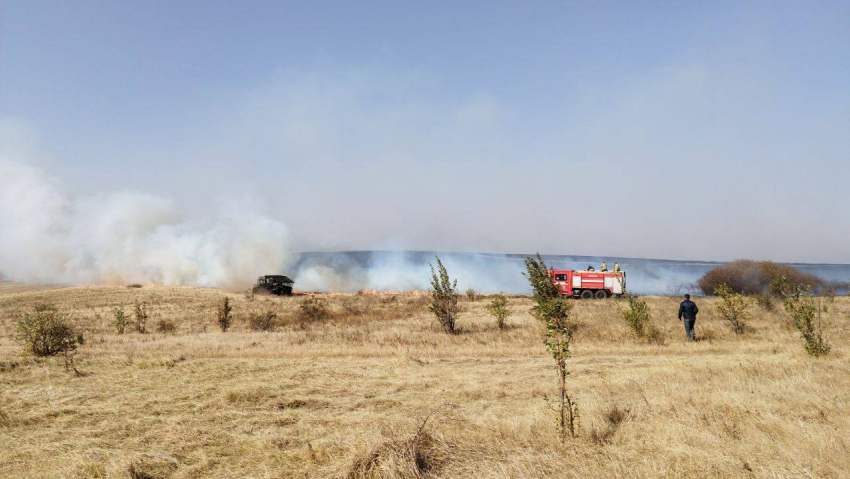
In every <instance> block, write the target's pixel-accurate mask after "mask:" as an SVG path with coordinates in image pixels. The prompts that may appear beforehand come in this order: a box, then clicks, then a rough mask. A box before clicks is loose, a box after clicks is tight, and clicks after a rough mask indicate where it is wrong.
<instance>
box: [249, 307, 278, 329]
mask: <svg viewBox="0 0 850 479" xmlns="http://www.w3.org/2000/svg"><path fill="white" fill-rule="evenodd" d="M276 319H277V314H275V313H274V312H273V311H266V312H264V313H254V314H252V315H251V317H250V318H249V319H248V327H249V328H250V329H251V330H253V331H274V329H275V320H276Z"/></svg>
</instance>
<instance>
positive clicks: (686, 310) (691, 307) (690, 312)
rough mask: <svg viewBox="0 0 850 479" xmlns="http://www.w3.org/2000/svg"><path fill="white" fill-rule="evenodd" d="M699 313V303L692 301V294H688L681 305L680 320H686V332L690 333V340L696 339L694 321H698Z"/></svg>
mask: <svg viewBox="0 0 850 479" xmlns="http://www.w3.org/2000/svg"><path fill="white" fill-rule="evenodd" d="M697 313H699V308H697V304H696V303H694V302H693V301H691V295H690V294H686V295H685V300H684V301H682V304H680V305H679V321H684V322H685V334H687V335H688V341H693V340H694V323H696V322H697Z"/></svg>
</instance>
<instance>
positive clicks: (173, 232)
mask: <svg viewBox="0 0 850 479" xmlns="http://www.w3.org/2000/svg"><path fill="white" fill-rule="evenodd" d="M261 211H262V208H261V207H260V205H258V204H256V203H255V202H253V201H250V200H242V199H239V200H233V199H229V200H228V201H227V202H226V203H222V206H221V207H220V208H219V209H218V213H217V214H215V215H214V216H213V217H211V218H207V219H197V220H186V219H184V218H182V217H181V215H180V211H179V210H178V208H177V207H176V206H175V204H174V203H173V202H172V201H170V200H168V199H166V198H160V197H157V196H153V195H149V194H145V193H138V192H130V191H124V192H117V193H112V194H105V195H96V196H92V197H86V198H81V199H75V198H71V197H69V196H67V195H66V194H64V193H63V191H62V188H61V186H60V185H58V184H57V183H56V182H55V181H54V180H52V179H51V178H49V177H48V176H46V174H45V173H44V172H43V171H42V170H40V169H38V168H36V167H34V166H31V165H29V164H26V163H25V162H23V161H17V158H14V154H9V153H8V152H7V153H5V154H4V153H3V152H1V151H0V246H2V247H0V273H2V274H3V275H4V276H6V277H7V278H9V279H12V280H16V281H22V282H34V283H82V284H103V283H118V284H122V283H142V284H161V285H202V286H223V287H244V286H247V285H250V284H251V283H252V282H253V281H254V280H255V279H256V277H257V276H258V275H260V274H263V273H264V272H268V271H270V270H272V271H277V270H279V269H282V268H283V266H284V261H285V259H286V251H287V230H286V228H285V226H284V225H283V224H282V223H281V222H279V221H277V220H275V219H272V218H271V217H269V216H266V215H264V214H262V213H261Z"/></svg>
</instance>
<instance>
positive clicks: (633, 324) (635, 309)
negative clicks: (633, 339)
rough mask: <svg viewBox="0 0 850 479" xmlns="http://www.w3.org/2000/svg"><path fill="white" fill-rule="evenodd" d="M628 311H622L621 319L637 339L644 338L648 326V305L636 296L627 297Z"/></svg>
mask: <svg viewBox="0 0 850 479" xmlns="http://www.w3.org/2000/svg"><path fill="white" fill-rule="evenodd" d="M627 299H628V301H629V309H627V310H625V311H623V319H624V320H625V321H626V324H628V325H629V328H630V329H631V330H632V332H633V333H635V336H637V337H639V338H645V337H646V333H647V325H648V324H649V320H650V319H651V318H650V314H649V305H648V304H646V301H644V300H642V299H640V298H638V297H637V296H633V295H631V294H630V295H628V296H627Z"/></svg>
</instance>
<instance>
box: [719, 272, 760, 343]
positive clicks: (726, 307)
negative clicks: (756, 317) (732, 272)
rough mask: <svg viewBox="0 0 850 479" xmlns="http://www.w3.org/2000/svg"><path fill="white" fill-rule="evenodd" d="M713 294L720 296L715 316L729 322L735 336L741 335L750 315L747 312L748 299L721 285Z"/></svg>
mask: <svg viewBox="0 0 850 479" xmlns="http://www.w3.org/2000/svg"><path fill="white" fill-rule="evenodd" d="M714 294H715V295H717V296H720V304H718V305H717V314H719V315H720V317H721V318H723V319H725V320H726V321H729V324H731V325H732V330H733V331H735V334H741V333H743V332H744V331H746V329H747V321H748V320H749V319H750V318H751V317H752V315H751V314H750V313H749V311H747V308H749V307H750V298H747V297H746V296H744V295H743V294H741V293H735V292H733V291H732V289H731V288H730V287H729V286H727V285H725V284H721V285H720V286H718V287H717V289H715V290H714Z"/></svg>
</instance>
